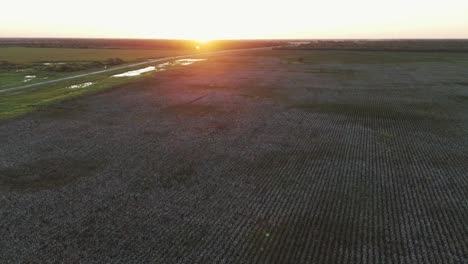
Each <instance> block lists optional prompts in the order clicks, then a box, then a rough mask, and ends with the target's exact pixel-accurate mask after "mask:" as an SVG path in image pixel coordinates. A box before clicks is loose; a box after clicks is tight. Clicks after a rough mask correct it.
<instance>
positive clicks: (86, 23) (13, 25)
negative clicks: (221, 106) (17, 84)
mask: <svg viewBox="0 0 468 264" xmlns="http://www.w3.org/2000/svg"><path fill="white" fill-rule="evenodd" d="M0 37H83V38H87V37H91V38H176V39H195V40H210V39H245V38H247V39H265V38H280V39H346V38H358V39H368V38H372V39H382V38H468V0H445V1H436V0H424V1H423V0H385V1H384V0H354V1H350V0H317V1H316V0H268V1H266V0H232V1H223V0H164V1H161V0H132V1H120V0H119V1H117V0H113V1H110V0H80V1H66V0H41V1H37V0H15V1H5V2H4V3H2V11H1V12H0Z"/></svg>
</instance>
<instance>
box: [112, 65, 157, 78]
mask: <svg viewBox="0 0 468 264" xmlns="http://www.w3.org/2000/svg"><path fill="white" fill-rule="evenodd" d="M154 70H156V67H155V66H149V67H146V68H143V69H138V70H133V71H128V72H124V73H119V74H115V75H112V77H131V76H138V75H140V74H142V73H145V72H150V71H154Z"/></svg>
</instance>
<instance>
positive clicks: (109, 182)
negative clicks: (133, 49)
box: [0, 50, 468, 264]
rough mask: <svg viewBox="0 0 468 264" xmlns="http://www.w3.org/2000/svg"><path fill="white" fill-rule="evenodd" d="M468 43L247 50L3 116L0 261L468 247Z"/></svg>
mask: <svg viewBox="0 0 468 264" xmlns="http://www.w3.org/2000/svg"><path fill="white" fill-rule="evenodd" d="M467 67H468V54H466V53H463V54H459V53H422V52H418V53H411V52H405V53H398V52H393V53H392V52H365V54H363V53H361V52H345V51H290V50H274V51H255V52H247V53H244V54H240V53H239V54H236V55H223V56H221V55H217V56H212V57H210V58H209V59H208V60H207V61H203V62H199V63H197V64H194V65H192V66H190V67H186V68H179V69H173V70H170V71H165V72H161V73H159V74H158V75H156V76H152V77H150V78H148V79H144V80H142V81H139V82H136V83H131V84H126V85H122V86H119V87H116V88H113V89H109V90H104V91H100V92H97V93H95V94H91V95H86V96H83V97H79V98H74V99H71V100H68V101H65V102H61V103H56V104H52V105H50V106H45V107H42V108H40V110H39V111H37V112H35V113H32V114H28V115H26V116H22V117H17V118H14V119H6V120H1V121H0V139H1V148H0V213H1V218H0V236H1V237H2V240H0V262H1V263H44V262H62V261H63V262H66V263H78V262H81V263H117V262H119V263H356V264H357V263H411V264H414V263H424V264H426V263H468V246H467V245H468V225H466V223H467V221H468V206H467V204H468V100H467V98H468V86H467V85H466V84H467V83H468V75H467Z"/></svg>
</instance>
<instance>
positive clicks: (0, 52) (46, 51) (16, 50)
mask: <svg viewBox="0 0 468 264" xmlns="http://www.w3.org/2000/svg"><path fill="white" fill-rule="evenodd" d="M190 53H194V51H193V50H186V51H183V50H136V49H135V50H132V49H61V48H23V47H8V48H0V61H7V62H10V63H17V64H31V63H36V62H79V61H80V62H83V61H104V60H107V59H109V58H121V59H123V60H124V61H138V60H145V59H151V58H158V57H168V56H177V55H183V54H190Z"/></svg>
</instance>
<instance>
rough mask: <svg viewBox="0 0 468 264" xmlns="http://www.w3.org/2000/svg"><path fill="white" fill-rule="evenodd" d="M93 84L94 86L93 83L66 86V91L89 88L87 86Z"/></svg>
mask: <svg viewBox="0 0 468 264" xmlns="http://www.w3.org/2000/svg"><path fill="white" fill-rule="evenodd" d="M93 84H94V83H93V82H85V83H80V84H74V85H70V86H68V87H67V89H77V88H86V87H89V86H91V85H93Z"/></svg>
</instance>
